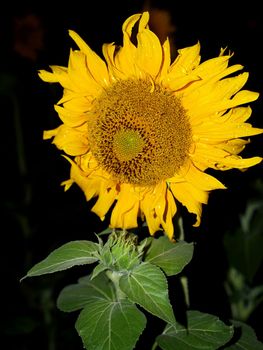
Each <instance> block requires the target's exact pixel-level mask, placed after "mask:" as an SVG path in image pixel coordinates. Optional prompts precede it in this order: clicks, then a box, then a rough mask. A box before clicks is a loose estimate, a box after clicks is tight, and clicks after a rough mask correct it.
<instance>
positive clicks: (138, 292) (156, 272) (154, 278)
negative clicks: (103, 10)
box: [119, 262, 175, 323]
mask: <svg viewBox="0 0 263 350" xmlns="http://www.w3.org/2000/svg"><path fill="white" fill-rule="evenodd" d="M119 285H120V289H121V290H122V291H123V292H124V293H125V294H126V295H127V297H128V298H129V300H130V301H132V302H134V303H137V304H139V305H140V306H142V307H143V308H144V309H145V310H147V311H148V312H150V313H152V314H153V315H155V316H157V317H159V318H161V319H162V320H164V321H166V322H168V323H174V322H175V319H174V314H173V309H172V306H171V304H170V301H169V297H168V287H167V281H166V278H165V275H164V274H163V272H162V271H161V270H160V269H159V267H157V266H155V265H151V264H149V263H148V262H143V263H141V264H140V265H138V266H137V267H135V268H134V269H133V271H132V272H131V273H129V274H127V275H123V276H122V277H121V278H120V282H119Z"/></svg>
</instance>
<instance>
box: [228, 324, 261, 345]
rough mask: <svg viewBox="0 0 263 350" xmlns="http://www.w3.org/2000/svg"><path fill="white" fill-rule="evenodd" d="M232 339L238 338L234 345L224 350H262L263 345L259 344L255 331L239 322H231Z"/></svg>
mask: <svg viewBox="0 0 263 350" xmlns="http://www.w3.org/2000/svg"><path fill="white" fill-rule="evenodd" d="M232 323H233V325H234V330H235V333H234V338H235V336H237V337H238V340H237V341H236V343H235V344H233V345H230V346H227V347H226V348H225V349H231V350H251V349H253V350H263V343H261V342H259V341H258V340H257V337H256V333H255V331H254V330H253V329H252V328H251V327H250V326H249V325H247V324H245V323H243V322H240V321H233V322H232Z"/></svg>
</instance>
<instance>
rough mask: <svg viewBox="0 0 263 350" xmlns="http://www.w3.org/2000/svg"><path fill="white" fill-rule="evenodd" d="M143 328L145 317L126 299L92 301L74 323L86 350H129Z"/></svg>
mask: <svg viewBox="0 0 263 350" xmlns="http://www.w3.org/2000/svg"><path fill="white" fill-rule="evenodd" d="M145 326H146V317H145V316H144V314H143V313H142V312H141V311H139V310H138V309H137V308H136V306H135V305H134V304H132V303H131V302H129V301H128V300H127V299H125V300H123V299H122V300H119V301H110V300H102V299H99V300H97V301H94V302H92V303H90V304H88V305H87V306H86V307H85V308H84V309H83V310H82V311H81V313H80V315H79V318H78V320H77V322H76V329H77V331H78V333H79V335H80V337H81V338H82V341H83V344H84V346H85V348H86V349H88V350H118V349H121V350H132V349H134V347H135V344H136V342H137V340H138V338H139V336H140V335H141V333H142V331H143V330H144V328H145Z"/></svg>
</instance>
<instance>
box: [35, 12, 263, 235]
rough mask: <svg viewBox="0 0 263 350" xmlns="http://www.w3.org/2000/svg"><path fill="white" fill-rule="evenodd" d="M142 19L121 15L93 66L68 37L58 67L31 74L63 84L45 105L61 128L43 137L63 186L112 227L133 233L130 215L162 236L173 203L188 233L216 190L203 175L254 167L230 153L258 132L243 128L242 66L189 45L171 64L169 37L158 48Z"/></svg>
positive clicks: (91, 55)
mask: <svg viewBox="0 0 263 350" xmlns="http://www.w3.org/2000/svg"><path fill="white" fill-rule="evenodd" d="M148 21H149V14H148V12H144V13H142V14H135V15H133V16H131V17H129V18H128V19H127V20H126V21H125V22H124V23H123V26H122V31H123V44H122V46H121V47H117V46H116V45H115V44H104V45H103V59H102V58H101V57H99V56H98V55H97V54H96V53H95V52H94V51H92V49H91V48H90V47H89V46H88V45H87V44H86V43H85V42H84V41H83V40H82V39H81V38H80V37H79V35H78V34H77V33H75V32H74V31H69V34H70V36H71V37H72V39H73V40H74V41H75V43H76V44H77V46H78V49H77V50H71V52H70V56H69V64H68V67H61V66H51V71H44V70H42V71H40V72H39V74H40V77H41V78H42V79H43V80H44V81H47V82H50V83H54V82H57V83H59V84H61V86H62V87H63V96H62V98H61V99H60V101H58V103H57V105H56V106H55V109H56V111H57V112H58V115H59V117H60V119H61V122H62V123H61V125H60V126H59V127H58V128H57V129H55V130H49V131H46V132H45V133H44V138H46V139H47V138H53V143H54V144H55V145H56V146H57V147H58V148H59V149H60V150H62V151H63V152H64V153H65V156H66V157H67V159H68V160H69V162H70V164H71V172H70V179H69V180H68V181H65V182H64V183H63V184H64V185H65V188H66V189H68V188H69V187H70V185H71V184H72V183H73V182H76V183H77V184H78V185H79V186H80V188H81V189H82V190H83V192H84V194H85V196H86V199H87V200H90V199H91V198H92V197H97V201H96V203H95V205H94V207H93V208H92V210H93V211H94V212H95V213H96V214H97V215H98V216H99V217H100V218H101V219H102V220H103V219H104V217H105V215H106V213H107V212H108V211H111V219H110V226H111V227H112V228H121V229H129V228H134V227H136V226H137V225H138V217H140V219H142V220H145V221H146V222H147V225H148V228H149V232H150V234H154V233H155V232H156V231H158V230H160V229H163V230H164V232H165V233H166V234H167V235H168V236H169V237H170V238H172V237H173V234H174V231H173V230H174V229H173V218H174V215H175V213H176V210H177V205H178V203H181V204H182V205H184V206H185V207H186V208H187V209H188V211H189V212H190V213H193V214H195V216H196V222H195V225H196V226H197V225H199V224H200V219H201V212H202V205H203V204H205V203H207V200H208V195H209V193H210V191H211V190H215V189H220V188H221V189H222V188H225V186H224V185H223V184H222V183H221V182H219V181H218V180H217V179H216V178H214V177H212V176H211V175H209V174H208V171H209V169H216V170H228V169H233V168H237V169H246V168H248V167H251V166H254V165H256V164H258V163H259V162H261V160H262V158H261V157H257V156H255V157H251V158H247V159H244V158H242V157H241V156H240V153H241V151H242V150H243V149H244V147H245V146H246V144H247V143H248V139H246V138H247V137H249V136H253V135H257V134H260V133H262V129H259V128H254V127H252V125H251V124H249V123H248V122H247V120H248V119H249V117H250V115H251V108H250V106H249V103H250V102H252V101H254V100H256V99H257V98H258V93H256V92H252V91H248V90H244V89H243V86H244V85H245V83H246V81H247V79H248V73H247V72H244V73H238V74H235V73H237V72H239V71H240V70H242V69H243V67H242V66H241V65H239V64H235V65H232V66H230V65H229V60H230V58H231V56H232V55H230V54H229V55H228V54H225V51H224V50H221V51H220V53H219V55H218V57H215V58H211V59H209V60H207V61H204V62H201V56H200V44H199V43H197V44H196V45H194V46H191V47H187V48H184V49H180V50H178V52H177V56H176V58H175V60H174V61H173V62H171V57H170V47H169V40H168V39H167V40H166V41H164V42H163V43H161V42H160V40H159V39H158V37H157V36H156V35H155V34H154V33H153V32H152V31H151V30H150V29H149V26H148ZM135 25H137V28H138V31H137V40H136V44H135V43H134V40H133V38H132V33H133V29H134V26H135ZM230 75H231V76H230Z"/></svg>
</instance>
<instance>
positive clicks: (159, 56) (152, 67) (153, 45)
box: [136, 17, 163, 78]
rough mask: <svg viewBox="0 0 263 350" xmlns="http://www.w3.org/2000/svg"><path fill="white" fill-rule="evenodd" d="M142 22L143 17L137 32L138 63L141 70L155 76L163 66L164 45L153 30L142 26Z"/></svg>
mask: <svg viewBox="0 0 263 350" xmlns="http://www.w3.org/2000/svg"><path fill="white" fill-rule="evenodd" d="M142 22H143V17H142V19H141V21H140V25H139V32H138V34H137V41H138V46H137V52H136V64H137V65H138V67H139V68H140V69H141V70H143V71H144V72H146V73H148V74H149V75H150V76H151V77H153V78H155V77H156V76H157V74H158V73H159V71H160V69H161V66H162V61H163V51H162V46H161V43H160V40H159V38H158V37H157V36H156V35H155V34H154V33H153V32H151V31H150V30H149V29H146V28H140V27H141V23H142Z"/></svg>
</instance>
